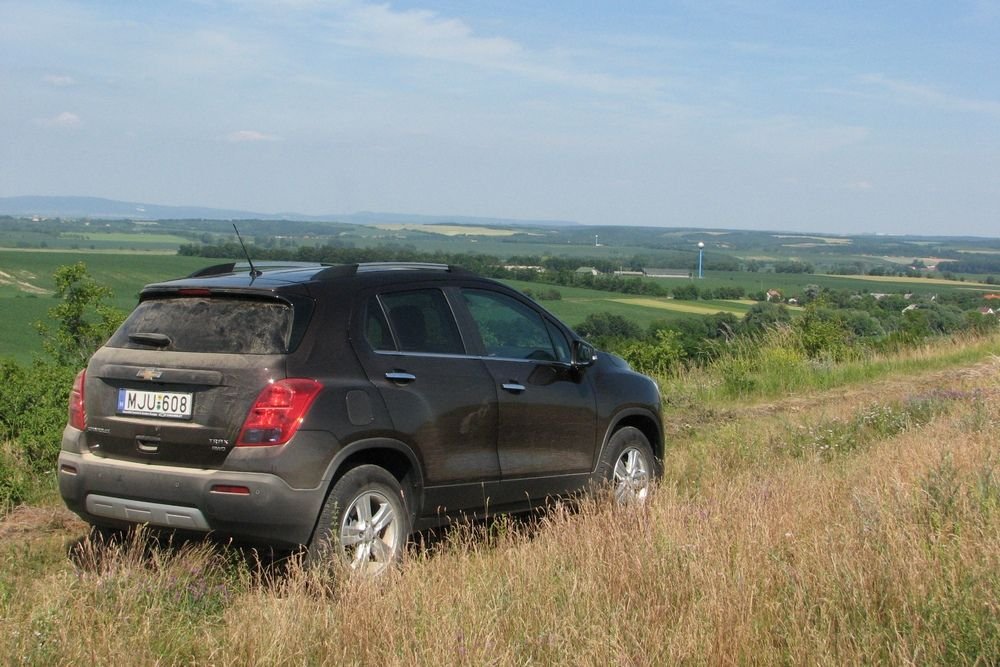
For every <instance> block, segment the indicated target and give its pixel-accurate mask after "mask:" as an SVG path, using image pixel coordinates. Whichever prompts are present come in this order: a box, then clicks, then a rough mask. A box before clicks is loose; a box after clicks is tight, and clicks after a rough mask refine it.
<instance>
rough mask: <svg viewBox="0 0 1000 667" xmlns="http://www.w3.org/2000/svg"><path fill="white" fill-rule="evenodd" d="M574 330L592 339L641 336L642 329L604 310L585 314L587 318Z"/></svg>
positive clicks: (630, 321)
mask: <svg viewBox="0 0 1000 667" xmlns="http://www.w3.org/2000/svg"><path fill="white" fill-rule="evenodd" d="M576 331H577V333H579V334H580V335H581V336H583V337H584V338H587V339H590V340H594V341H600V340H605V341H606V340H608V339H616V338H617V339H622V338H625V339H628V338H642V329H641V328H640V327H639V325H638V324H636V323H635V322H633V321H632V320H628V319H625V318H624V317H622V316H621V315H615V314H613V313H609V312H606V311H602V312H599V313H591V314H590V315H587V319H585V320H584V321H583V323H582V324H580V326H578V327H576Z"/></svg>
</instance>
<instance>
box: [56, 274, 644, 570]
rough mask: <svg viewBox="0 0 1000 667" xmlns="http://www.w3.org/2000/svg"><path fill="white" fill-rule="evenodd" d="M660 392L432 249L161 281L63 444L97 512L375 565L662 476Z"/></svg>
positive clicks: (79, 399)
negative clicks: (516, 516)
mask: <svg viewBox="0 0 1000 667" xmlns="http://www.w3.org/2000/svg"><path fill="white" fill-rule="evenodd" d="M662 448H663V437H662V424H661V422H660V404H659V393H658V390H657V388H656V385H655V383H653V382H652V381H651V380H650V379H649V378H647V377H645V376H642V375H639V374H637V373H634V372H632V371H631V370H630V369H629V368H628V366H627V365H626V364H625V363H624V362H623V361H621V360H620V359H618V358H617V357H614V356H612V355H608V354H604V353H598V352H596V351H595V350H594V348H593V347H591V346H590V345H589V344H587V343H586V342H584V341H582V340H580V339H579V338H578V337H577V336H576V335H575V334H574V333H573V331H572V330H570V329H569V328H568V327H567V326H565V325H564V324H562V323H561V322H559V321H558V320H557V319H556V318H555V317H553V316H552V315H550V314H549V313H548V312H546V311H545V310H544V309H542V308H541V307H539V306H538V304H536V303H534V302H533V301H531V300H530V299H528V298H526V297H525V296H524V295H522V294H520V293H519V292H517V291H515V290H512V289H510V288H508V287H505V286H504V285H502V284H500V283H497V282H495V281H492V280H488V279H485V278H482V277H479V276H476V275H474V274H471V273H469V272H466V271H463V270H461V269H457V268H454V267H449V266H444V265H434V264H397V263H378V264H359V265H338V266H321V265H309V266H291V267H290V266H287V265H285V266H283V267H268V270H265V271H259V270H257V269H254V268H251V269H250V270H245V269H244V268H241V266H240V265H236V264H227V265H221V266H215V267H210V268H207V269H204V270H202V271H199V272H197V273H195V274H193V275H191V276H189V277H188V278H183V279H180V280H173V281H169V282H163V283H158V284H153V285H149V286H147V287H146V288H144V289H143V290H142V293H141V295H140V298H139V304H138V306H137V307H136V309H135V310H134V311H133V312H132V314H131V315H130V316H129V318H128V319H127V320H126V321H125V323H124V324H123V325H122V326H121V328H120V329H119V330H118V331H117V332H116V333H115V334H114V336H112V337H111V339H110V340H109V341H108V342H107V343H106V344H105V345H104V346H103V347H102V348H101V349H100V350H98V351H97V353H95V354H94V356H93V358H92V359H91V361H90V364H89V365H88V366H87V369H86V370H85V371H82V372H81V373H80V374H79V376H78V377H77V380H76V383H75V384H74V387H73V392H72V394H71V397H70V416H69V424H68V425H67V427H66V429H65V431H64V434H63V444H62V452H61V453H60V456H59V488H60V491H61V492H62V496H63V498H64V499H65V501H66V504H67V505H68V506H69V507H70V508H71V509H72V510H73V511H75V512H76V513H78V514H79V515H80V516H81V517H83V518H84V519H86V520H87V521H88V522H90V523H91V524H93V525H95V526H98V527H107V528H121V527H127V526H129V525H134V524H150V525H153V526H162V527H168V528H176V529H184V530H194V531H205V532H208V531H215V532H217V533H220V534H224V535H230V536H234V537H238V538H241V539H246V540H253V541H259V542H265V543H268V544H272V545H275V546H294V545H307V546H308V549H309V555H310V557H313V558H316V557H325V556H326V555H327V554H328V553H331V552H341V553H343V554H344V555H345V557H346V558H347V559H348V560H349V562H350V563H351V564H352V565H353V566H354V567H355V568H357V569H360V570H365V571H378V570H380V569H382V568H384V567H385V566H386V565H387V564H389V563H392V562H393V561H395V560H396V559H397V558H398V557H399V556H400V554H401V552H402V549H403V546H404V544H405V542H406V539H407V536H408V535H409V534H410V533H411V531H413V530H419V529H423V528H426V527H429V526H432V525H435V524H439V523H441V522H442V521H446V520H448V518H449V517H454V516H458V515H466V516H468V515H481V514H484V513H487V512H488V513H500V512H511V511H521V510H525V509H529V508H530V507H532V506H533V505H537V504H539V503H541V502H543V501H544V500H545V499H546V498H548V497H550V496H554V495H560V494H567V493H573V492H576V491H579V490H582V489H586V488H588V487H591V486H592V485H593V484H594V483H595V482H603V481H608V482H610V483H611V484H612V486H613V489H614V492H615V494H617V495H618V496H619V498H621V499H623V500H624V499H627V498H629V497H633V496H639V497H643V496H645V494H646V493H647V491H648V488H649V484H650V483H651V480H652V479H653V478H654V477H655V476H656V475H657V473H658V459H659V457H661V456H662Z"/></svg>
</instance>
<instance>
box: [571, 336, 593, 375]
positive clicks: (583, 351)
mask: <svg viewBox="0 0 1000 667" xmlns="http://www.w3.org/2000/svg"><path fill="white" fill-rule="evenodd" d="M595 361H597V350H596V349H594V346H593V345H591V344H590V343H587V342H585V341H582V340H576V341H573V365H574V366H576V367H577V368H586V367H587V366H592V365H593V364H594V362H595Z"/></svg>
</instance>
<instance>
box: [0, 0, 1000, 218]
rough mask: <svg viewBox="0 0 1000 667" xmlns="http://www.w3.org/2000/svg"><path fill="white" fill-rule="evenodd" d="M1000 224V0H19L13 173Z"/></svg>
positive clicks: (642, 212) (7, 136)
mask: <svg viewBox="0 0 1000 667" xmlns="http://www.w3.org/2000/svg"><path fill="white" fill-rule="evenodd" d="M18 195H74V196H95V197H107V198H111V199H121V200H126V201H138V202H147V203H153V204H166V205H192V206H211V207H220V208H230V209H241V210H251V211H257V212H262V213H280V212H297V213H304V214H311V215H324V214H336V213H350V212H356V211H379V212H393V213H408V214H425V215H454V216H485V217H501V218H518V219H533V220H538V219H549V220H569V221H575V222H580V223H584V224H610V225H646V226H662V227H703V228H729V229H733V228H735V229H766V230H788V231H801V232H828V233H842V234H849V233H859V232H864V233H867V232H870V233H887V234H898V233H915V234H932V235H956V234H969V235H980V236H1000V2H998V1H994V0H979V1H971V2H966V1H963V0H956V1H953V2H940V1H939V0H933V1H927V2H924V1H922V0H913V1H907V2H872V1H871V0H865V1H857V2H855V1H851V0H847V1H842V2H827V3H815V2H806V1H799V2H791V1H790V2H783V1H780V0H730V1H721V2H711V1H709V0H704V1H702V0H690V1H677V2H674V1H670V0H663V1H659V2H644V1H639V2H611V1H608V2H603V1H596V0H594V1H588V0H573V1H568V2H567V1H563V0H551V1H544V0H532V1H527V0H507V1H504V2H485V1H484V2H477V1H475V0H466V1H463V2H458V1H456V0H421V1H416V2H411V1H401V2H394V1H390V2H379V3H367V2H362V1H360V0H192V1H176V2H171V1H166V0H165V1H162V2H133V1H132V0H121V1H90V2H70V1H59V0H56V1H52V0H23V1H10V0H0V196H8V197H9V196H18Z"/></svg>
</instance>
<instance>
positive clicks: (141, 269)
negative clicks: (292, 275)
mask: <svg viewBox="0 0 1000 667" xmlns="http://www.w3.org/2000/svg"><path fill="white" fill-rule="evenodd" d="M76 262H83V263H85V264H86V265H87V270H88V271H89V272H90V274H91V275H92V276H93V277H94V278H95V279H96V280H97V282H99V283H100V284H102V285H106V286H108V287H110V288H111V290H112V291H113V293H114V298H113V299H112V300H111V301H110V303H111V304H112V305H113V306H115V307H116V308H120V309H122V310H125V311H129V310H131V309H132V308H133V306H135V302H136V296H137V294H138V292H139V290H140V289H141V288H142V286H143V285H145V284H147V283H151V282H155V281H157V280H165V279H167V278H177V277H180V276H185V275H188V274H189V273H191V272H192V271H194V270H196V269H199V268H202V267H204V266H207V265H209V264H211V263H212V260H209V259H205V258H203V257H178V256H177V255H151V254H137V253H103V252H102V253H97V252H82V251H75V252H74V251H67V252H55V251H48V252H36V251H24V250H0V312H2V313H3V316H2V317H0V358H3V357H10V358H13V359H16V360H17V361H20V362H27V361H30V360H31V358H32V357H33V356H34V355H35V354H37V353H39V352H41V338H40V337H39V336H38V334H37V333H36V331H35V328H34V326H33V323H34V322H37V321H39V320H44V319H45V318H46V316H47V313H48V310H49V309H50V308H52V307H53V306H55V305H56V300H55V299H54V298H52V290H53V289H54V287H55V285H54V283H53V279H52V275H53V274H54V273H55V270H56V269H57V268H59V267H60V266H63V265H66V264H75V263H76Z"/></svg>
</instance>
